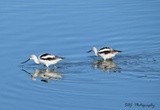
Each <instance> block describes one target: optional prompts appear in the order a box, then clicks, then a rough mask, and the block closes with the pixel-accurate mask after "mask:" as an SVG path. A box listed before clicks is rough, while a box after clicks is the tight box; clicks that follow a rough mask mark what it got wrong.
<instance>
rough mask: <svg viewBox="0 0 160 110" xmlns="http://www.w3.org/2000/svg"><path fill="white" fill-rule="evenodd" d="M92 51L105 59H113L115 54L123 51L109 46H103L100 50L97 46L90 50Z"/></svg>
mask: <svg viewBox="0 0 160 110" xmlns="http://www.w3.org/2000/svg"><path fill="white" fill-rule="evenodd" d="M91 51H93V52H94V54H95V55H96V56H100V57H102V58H103V60H107V59H112V58H113V57H115V55H117V54H118V53H119V52H121V51H120V50H115V49H112V48H109V47H103V48H101V49H100V50H97V48H96V47H93V48H92V50H90V51H88V52H91Z"/></svg>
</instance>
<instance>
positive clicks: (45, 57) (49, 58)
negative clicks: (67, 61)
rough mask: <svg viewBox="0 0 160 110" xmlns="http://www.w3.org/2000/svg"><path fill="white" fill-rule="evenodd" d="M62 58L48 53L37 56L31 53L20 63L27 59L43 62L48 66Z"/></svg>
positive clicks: (38, 62) (37, 62)
mask: <svg viewBox="0 0 160 110" xmlns="http://www.w3.org/2000/svg"><path fill="white" fill-rule="evenodd" d="M63 59H64V58H63V57H59V56H56V55H52V54H49V53H45V54H42V55H40V56H39V57H37V56H36V55H34V54H33V55H31V57H30V58H29V59H28V60H26V61H24V62H22V64H24V63H26V62H28V61H29V60H33V61H34V62H35V63H36V64H43V65H45V66H46V67H49V66H50V65H55V64H56V63H58V62H59V61H61V60H63Z"/></svg>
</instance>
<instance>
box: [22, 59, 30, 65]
mask: <svg viewBox="0 0 160 110" xmlns="http://www.w3.org/2000/svg"><path fill="white" fill-rule="evenodd" d="M29 60H30V58H29V59H27V60H26V61H24V62H21V64H24V63H27V62H28V61H29Z"/></svg>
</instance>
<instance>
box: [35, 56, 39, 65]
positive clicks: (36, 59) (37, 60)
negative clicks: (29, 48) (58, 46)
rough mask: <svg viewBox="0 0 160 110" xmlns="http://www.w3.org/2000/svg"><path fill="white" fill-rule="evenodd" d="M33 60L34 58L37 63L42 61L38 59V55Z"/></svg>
mask: <svg viewBox="0 0 160 110" xmlns="http://www.w3.org/2000/svg"><path fill="white" fill-rule="evenodd" d="M33 60H34V62H35V63H36V64H40V61H39V59H38V57H37V56H35V57H34V59H33Z"/></svg>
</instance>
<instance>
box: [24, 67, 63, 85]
mask: <svg viewBox="0 0 160 110" xmlns="http://www.w3.org/2000/svg"><path fill="white" fill-rule="evenodd" d="M22 71H24V72H26V73H28V74H29V75H31V79H32V80H36V79H38V78H40V79H41V81H43V82H48V81H49V80H58V79H61V78H62V75H61V74H60V73H58V72H56V71H54V70H52V69H36V70H35V72H34V73H30V72H28V71H26V70H24V69H22Z"/></svg>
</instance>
